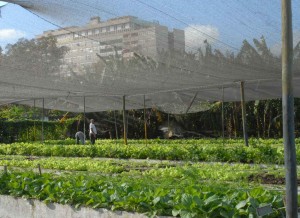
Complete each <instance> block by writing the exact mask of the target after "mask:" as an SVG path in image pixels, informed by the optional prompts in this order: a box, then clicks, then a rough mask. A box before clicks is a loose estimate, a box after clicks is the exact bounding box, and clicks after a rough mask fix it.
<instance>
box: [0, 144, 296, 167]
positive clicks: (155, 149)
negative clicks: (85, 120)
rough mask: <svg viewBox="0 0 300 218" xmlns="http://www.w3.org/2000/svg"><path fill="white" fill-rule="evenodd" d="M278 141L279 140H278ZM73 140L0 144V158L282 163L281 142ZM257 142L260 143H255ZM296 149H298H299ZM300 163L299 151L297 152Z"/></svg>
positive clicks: (282, 151)
mask: <svg viewBox="0 0 300 218" xmlns="http://www.w3.org/2000/svg"><path fill="white" fill-rule="evenodd" d="M279 141H280V140H279ZM71 142H73V140H67V141H65V142H64V143H65V144H63V142H61V141H58V142H57V143H55V142H54V141H48V142H46V143H45V144H41V143H13V144H0V155H33V156H60V157H105V158H124V159H128V158H134V159H159V160H183V161H219V162H241V163H273V164H283V162H284V149H283V145H282V143H280V142H277V143H275V142H274V143H271V142H268V141H267V140H265V141H260V142H256V143H257V144H253V145H250V146H249V147H246V146H244V145H243V143H242V141H241V140H240V141H237V142H234V141H230V140H228V141H226V142H225V143H224V142H223V141H222V140H206V141H205V140H178V141H175V140H174V141H167V140H163V141H162V140H152V141H151V140H148V141H147V144H146V143H145V141H129V144H128V145H124V144H122V143H121V142H120V141H112V140H111V141H108V140H103V141H101V140H98V141H97V143H96V145H89V144H87V145H75V144H71ZM258 143H259V144H258ZM298 150H299V149H298ZM297 160H298V161H300V152H297Z"/></svg>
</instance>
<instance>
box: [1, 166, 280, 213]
mask: <svg viewBox="0 0 300 218" xmlns="http://www.w3.org/2000/svg"><path fill="white" fill-rule="evenodd" d="M181 173H184V172H183V171H181ZM190 173H192V174H193V171H192V169H190ZM184 174H186V175H189V174H188V173H186V172H185V173H184ZM183 177H184V178H182V177H177V176H173V177H167V176H166V175H165V176H160V175H158V174H157V175H155V174H153V173H152V174H151V173H150V174H149V175H147V174H145V175H143V176H142V177H141V176H138V175H137V174H136V173H134V172H133V173H132V174H130V173H129V172H127V173H126V174H117V175H113V176H108V175H83V174H59V175H57V174H49V173H43V174H42V175H38V174H36V173H33V172H14V173H11V172H7V173H2V174H0V194H2V195H12V196H16V197H23V198H34V199H39V200H41V201H44V202H45V203H51V202H56V203H60V204H69V205H73V206H74V207H75V208H78V207H80V206H87V207H92V208H108V209H110V210H125V211H134V212H140V213H146V214H147V215H148V216H149V217H153V216H155V215H166V216H180V217H256V216H257V215H256V209H257V208H258V207H261V206H264V205H267V204H271V205H272V208H273V212H272V213H271V214H269V215H268V216H267V217H279V216H280V215H281V214H282V213H284V204H283V201H282V192H281V191H276V190H268V189H265V188H263V187H260V186H257V185H255V187H254V185H253V186H249V185H248V184H247V183H243V182H241V183H234V182H231V183H230V182H223V181H218V182H216V180H215V181H214V182H213V181H212V180H211V181H206V180H203V181H201V180H199V179H198V178H194V177H193V176H183Z"/></svg>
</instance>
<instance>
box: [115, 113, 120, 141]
mask: <svg viewBox="0 0 300 218" xmlns="http://www.w3.org/2000/svg"><path fill="white" fill-rule="evenodd" d="M114 118H115V131H116V139H119V136H118V127H117V118H116V111H114Z"/></svg>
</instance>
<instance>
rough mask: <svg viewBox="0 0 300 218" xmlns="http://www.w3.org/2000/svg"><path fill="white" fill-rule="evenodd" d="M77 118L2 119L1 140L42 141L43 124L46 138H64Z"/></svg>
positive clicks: (9, 141) (5, 141) (0, 126)
mask: <svg viewBox="0 0 300 218" xmlns="http://www.w3.org/2000/svg"><path fill="white" fill-rule="evenodd" d="M74 121H75V119H68V120H67V121H66V122H59V121H47V122H42V121H40V120H38V121H36V120H21V121H3V120H2V121H0V142H1V143H12V142H15V141H41V139H42V125H43V128H44V138H45V139H49V140H50V139H64V138H66V135H67V133H68V131H69V129H70V126H71V125H72V123H73V122H74Z"/></svg>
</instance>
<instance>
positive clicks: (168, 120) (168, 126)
mask: <svg viewBox="0 0 300 218" xmlns="http://www.w3.org/2000/svg"><path fill="white" fill-rule="evenodd" d="M169 136H170V114H169V113H168V137H169Z"/></svg>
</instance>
